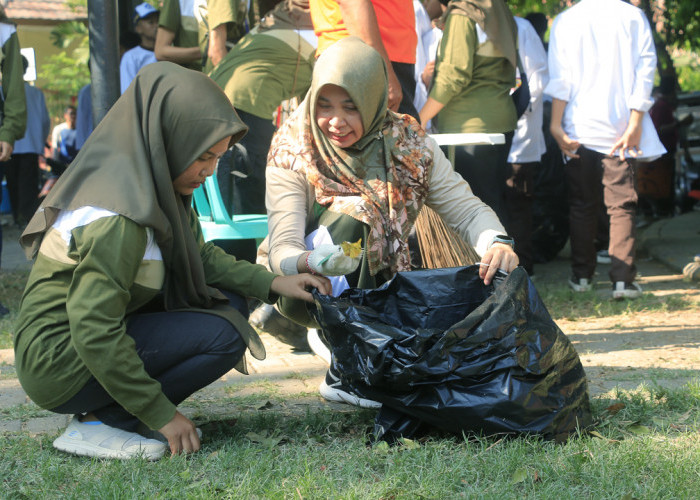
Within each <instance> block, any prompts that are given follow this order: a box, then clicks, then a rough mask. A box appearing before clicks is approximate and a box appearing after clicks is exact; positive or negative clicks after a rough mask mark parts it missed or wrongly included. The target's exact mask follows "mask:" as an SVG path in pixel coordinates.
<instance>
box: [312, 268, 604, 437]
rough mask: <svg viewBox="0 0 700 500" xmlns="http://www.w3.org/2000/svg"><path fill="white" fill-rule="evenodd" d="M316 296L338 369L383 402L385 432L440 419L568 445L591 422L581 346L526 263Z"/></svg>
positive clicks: (402, 432) (430, 274) (433, 273)
mask: <svg viewBox="0 0 700 500" xmlns="http://www.w3.org/2000/svg"><path fill="white" fill-rule="evenodd" d="M314 298H315V303H316V311H315V312H314V314H315V315H316V318H317V320H318V322H319V324H320V325H321V329H322V333H323V335H324V337H325V338H326V340H327V341H328V342H329V343H330V345H331V350H332V353H333V364H334V367H335V371H336V372H337V373H338V374H339V375H340V377H341V380H342V381H343V382H344V383H345V384H346V385H348V386H350V387H351V388H353V389H354V390H355V391H356V392H357V393H359V394H360V395H362V396H363V397H366V398H369V399H373V400H375V401H379V402H381V403H382V405H383V406H382V408H381V410H380V411H379V413H378V415H377V417H376V420H375V437H376V438H379V439H385V440H388V441H392V440H393V439H395V438H397V437H399V436H403V437H411V436H413V435H415V434H416V433H417V432H418V431H422V430H424V429H425V428H426V427H431V428H437V429H441V430H443V431H447V432H452V433H461V432H475V433H479V434H486V435H490V434H495V433H533V434H538V435H541V436H542V437H544V438H545V439H553V440H556V441H564V440H565V439H566V438H567V437H568V436H569V435H570V434H571V433H572V432H574V431H575V430H576V429H577V428H585V427H588V426H589V425H590V424H591V412H590V402H589V399H588V390H587V383H586V375H585V373H584V370H583V366H582V365H581V361H580V359H579V357H578V354H577V353H576V351H575V349H574V347H573V346H572V344H571V342H570V341H569V340H568V339H567V337H566V336H565V335H564V333H563V332H562V331H561V330H560V329H559V327H557V325H556V324H555V323H554V321H553V320H552V318H551V317H550V315H549V313H548V311H547V309H546V307H545V306H544V304H543V303H542V300H541V299H540V297H539V295H538V294H537V291H536V290H535V287H534V286H533V284H532V282H531V281H530V280H529V278H528V276H527V273H526V272H525V271H524V270H523V269H522V268H517V269H515V270H514V271H513V272H512V273H511V274H510V275H505V274H504V273H499V275H498V277H497V279H496V280H494V284H491V285H488V286H486V285H484V284H483V281H482V280H481V279H479V267H478V266H476V265H475V266H469V267H455V268H446V269H431V270H422V271H412V272H405V273H397V274H396V276H395V277H394V278H393V279H392V280H390V281H389V282H387V283H385V284H384V285H383V286H381V287H380V288H377V289H374V290H362V289H356V288H353V289H349V290H346V291H345V292H343V294H341V295H340V296H339V297H335V298H334V297H331V296H327V295H320V294H318V293H317V292H314Z"/></svg>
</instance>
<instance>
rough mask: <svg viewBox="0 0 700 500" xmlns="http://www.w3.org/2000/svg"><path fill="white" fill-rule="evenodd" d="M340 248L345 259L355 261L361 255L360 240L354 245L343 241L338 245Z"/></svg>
mask: <svg viewBox="0 0 700 500" xmlns="http://www.w3.org/2000/svg"><path fill="white" fill-rule="evenodd" d="M340 247H341V248H342V249H343V253H344V254H345V255H346V256H347V257H350V258H351V259H355V258H357V257H359V256H360V255H361V254H362V238H360V239H359V240H357V241H356V242H355V243H350V242H348V241H344V242H342V243H341V244H340Z"/></svg>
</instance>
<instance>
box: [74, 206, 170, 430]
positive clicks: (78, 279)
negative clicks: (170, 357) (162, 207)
mask: <svg viewBox="0 0 700 500" xmlns="http://www.w3.org/2000/svg"><path fill="white" fill-rule="evenodd" d="M146 242H147V237H146V231H145V229H144V228H143V227H141V226H139V225H138V224H136V223H135V222H133V221H131V220H130V219H127V218H126V217H122V216H114V217H105V218H103V219H98V220H96V221H94V222H92V223H90V224H88V225H86V226H82V227H79V228H77V229H74V230H73V238H72V240H71V248H70V250H69V256H70V257H71V258H73V259H75V260H77V261H78V265H77V266H76V267H75V270H74V272H73V279H72V281H71V283H70V287H69V290H68V295H67V298H66V310H67V312H68V320H69V323H70V333H71V341H72V342H73V345H74V346H75V350H76V351H77V353H78V355H79V356H80V358H81V360H82V361H83V362H84V363H85V365H86V366H87V367H88V369H89V370H90V372H91V373H92V375H93V376H94V377H95V379H97V381H98V382H99V383H100V385H102V387H104V388H105V390H106V391H107V392H108V393H109V395H110V396H112V397H113V398H114V400H115V401H116V402H117V403H119V404H120V405H121V406H122V407H124V408H125V409H126V410H127V411H128V412H129V413H131V414H133V415H135V416H136V417H137V418H139V419H140V420H141V421H142V422H143V423H145V424H146V425H148V426H149V427H150V428H152V429H160V428H161V427H163V426H164V425H165V424H167V423H168V422H169V421H170V420H171V419H172V418H173V416H174V415H175V405H174V404H172V403H171V402H170V400H168V398H167V397H166V396H165V394H163V392H162V390H161V386H160V383H159V382H158V381H157V380H154V379H153V378H151V377H150V376H149V375H148V373H146V370H145V368H144V366H143V362H142V361H141V358H140V357H139V356H138V354H137V352H136V346H135V343H134V340H133V339H132V338H131V337H130V336H129V335H127V334H126V321H125V314H126V309H127V306H128V304H129V301H130V298H131V295H130V292H129V290H130V289H131V287H132V285H133V283H134V279H135V277H136V273H137V271H138V269H139V266H140V265H141V262H142V260H143V255H144V251H145V249H146Z"/></svg>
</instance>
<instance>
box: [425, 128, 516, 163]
mask: <svg viewBox="0 0 700 500" xmlns="http://www.w3.org/2000/svg"><path fill="white" fill-rule="evenodd" d="M430 137H432V138H433V139H435V142H437V143H438V146H447V159H448V160H450V163H451V164H452V166H454V164H455V146H466V145H469V144H491V145H496V144H505V143H506V137H505V135H503V134H481V133H464V134H430Z"/></svg>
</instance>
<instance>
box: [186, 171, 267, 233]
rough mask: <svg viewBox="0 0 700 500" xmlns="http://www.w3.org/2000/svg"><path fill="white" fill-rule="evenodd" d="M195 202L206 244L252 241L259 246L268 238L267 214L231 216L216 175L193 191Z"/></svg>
mask: <svg viewBox="0 0 700 500" xmlns="http://www.w3.org/2000/svg"><path fill="white" fill-rule="evenodd" d="M192 201H193V202H194V206H195V209H196V210H197V214H198V215H199V224H200V225H201V226H202V235H203V237H204V241H211V240H249V239H252V240H256V241H258V243H259V242H260V241H262V240H263V239H264V238H265V237H266V236H267V215H261V214H240V215H236V214H234V215H229V213H228V211H227V210H226V207H225V206H224V202H223V200H222V199H221V191H219V184H218V183H217V181H216V176H214V175H212V176H210V177H207V179H206V180H205V181H204V184H203V185H201V186H199V187H198V188H197V189H195V190H194V193H193V196H192Z"/></svg>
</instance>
